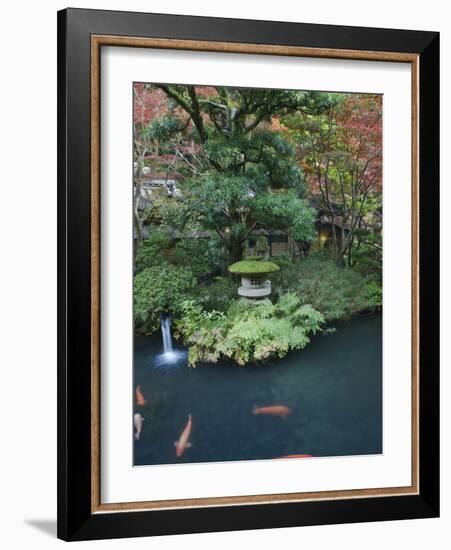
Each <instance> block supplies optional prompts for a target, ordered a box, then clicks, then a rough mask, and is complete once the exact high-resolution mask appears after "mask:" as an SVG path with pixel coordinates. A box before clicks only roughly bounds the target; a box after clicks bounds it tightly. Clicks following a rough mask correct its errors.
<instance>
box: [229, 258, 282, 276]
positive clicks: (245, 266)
mask: <svg viewBox="0 0 451 550" xmlns="http://www.w3.org/2000/svg"><path fill="white" fill-rule="evenodd" d="M279 270H280V267H279V266H278V265H276V264H275V263H273V262H267V261H264V260H241V262H235V263H234V264H232V265H229V271H230V273H236V274H237V275H259V274H264V273H274V272H275V271H279Z"/></svg>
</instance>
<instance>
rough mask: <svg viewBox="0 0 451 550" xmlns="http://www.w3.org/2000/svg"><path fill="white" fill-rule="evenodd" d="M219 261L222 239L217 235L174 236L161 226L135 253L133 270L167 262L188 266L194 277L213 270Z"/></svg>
mask: <svg viewBox="0 0 451 550" xmlns="http://www.w3.org/2000/svg"><path fill="white" fill-rule="evenodd" d="M220 261H221V242H220V240H219V239H218V238H217V237H209V238H207V237H205V238H185V237H182V238H180V239H174V238H173V237H171V236H170V235H169V234H168V233H167V232H165V231H164V230H161V229H155V230H153V231H151V233H150V235H149V237H147V239H144V241H142V243H141V244H140V246H139V248H138V250H137V253H136V271H137V272H140V271H142V270H143V269H145V268H147V267H152V266H158V265H160V264H161V263H162V262H168V263H171V264H173V265H177V266H181V267H184V266H188V267H189V269H190V270H191V272H192V273H193V275H194V276H196V277H200V276H202V275H207V274H209V273H211V272H213V271H214V269H215V268H216V267H217V266H218V264H219V263H220Z"/></svg>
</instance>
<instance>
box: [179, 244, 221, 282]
mask: <svg viewBox="0 0 451 550" xmlns="http://www.w3.org/2000/svg"><path fill="white" fill-rule="evenodd" d="M220 261H221V242H220V240H219V238H214V237H209V238H197V239H196V238H191V239H180V240H178V241H177V243H176V245H175V248H174V251H173V254H172V262H173V263H174V264H175V265H180V266H188V267H189V268H190V269H191V271H192V272H193V273H194V275H195V276H196V277H201V276H202V275H207V274H209V273H211V272H213V271H214V269H215V268H217V266H218V265H219V264H220Z"/></svg>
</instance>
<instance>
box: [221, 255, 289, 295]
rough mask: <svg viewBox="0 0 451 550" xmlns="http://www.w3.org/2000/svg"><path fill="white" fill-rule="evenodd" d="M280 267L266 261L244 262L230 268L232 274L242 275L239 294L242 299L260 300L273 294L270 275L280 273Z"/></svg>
mask: <svg viewBox="0 0 451 550" xmlns="http://www.w3.org/2000/svg"><path fill="white" fill-rule="evenodd" d="M279 269H280V268H279V266H278V265H277V264H275V263H273V262H267V261H265V260H242V261H241V262H236V263H234V264H232V265H230V266H229V271H230V273H234V274H236V275H241V286H240V287H239V288H238V294H239V295H240V296H241V297H242V298H247V299H251V300H258V299H259V298H266V297H267V296H269V295H270V294H271V281H270V280H268V279H267V276H268V275H269V274H270V273H275V272H276V271H279Z"/></svg>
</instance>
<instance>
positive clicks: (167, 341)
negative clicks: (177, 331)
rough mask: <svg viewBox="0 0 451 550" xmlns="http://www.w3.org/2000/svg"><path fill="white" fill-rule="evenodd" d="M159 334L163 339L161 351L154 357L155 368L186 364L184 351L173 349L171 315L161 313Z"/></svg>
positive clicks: (168, 367)
mask: <svg viewBox="0 0 451 550" xmlns="http://www.w3.org/2000/svg"><path fill="white" fill-rule="evenodd" d="M160 325H161V336H162V339H163V353H159V354H158V355H157V356H156V357H155V359H154V367H155V368H156V369H164V370H168V371H169V370H172V369H174V368H177V369H178V368H179V367H180V366H181V365H183V364H186V356H187V354H186V351H185V350H180V349H174V346H173V343H172V334H171V317H170V316H169V315H162V316H161V320H160Z"/></svg>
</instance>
